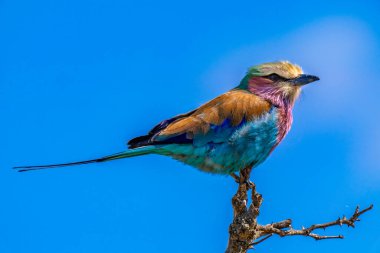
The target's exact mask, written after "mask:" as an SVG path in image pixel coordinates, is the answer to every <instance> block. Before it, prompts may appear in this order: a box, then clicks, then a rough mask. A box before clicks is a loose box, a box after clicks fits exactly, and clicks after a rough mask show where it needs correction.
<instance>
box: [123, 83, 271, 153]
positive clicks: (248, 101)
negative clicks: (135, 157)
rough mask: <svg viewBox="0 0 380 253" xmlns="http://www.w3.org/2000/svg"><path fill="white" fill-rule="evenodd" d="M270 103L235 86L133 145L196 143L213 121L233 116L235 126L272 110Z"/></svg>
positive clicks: (138, 139) (132, 146)
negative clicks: (196, 137) (198, 136)
mask: <svg viewBox="0 0 380 253" xmlns="http://www.w3.org/2000/svg"><path fill="white" fill-rule="evenodd" d="M270 107H271V105H270V103H269V102H268V101H266V100H264V99H262V98H260V97H258V96H256V95H254V94H252V93H250V92H248V91H243V90H231V91H229V92H227V93H225V94H223V95H221V96H219V97H217V98H215V99H213V100H211V101H210V102H208V103H206V104H204V105H202V106H201V107H199V108H198V109H196V110H194V111H192V112H190V113H187V114H183V115H179V116H177V117H174V118H172V119H170V120H166V121H163V122H161V123H160V124H159V125H157V126H156V127H155V128H153V129H152V131H151V132H150V133H149V134H148V135H146V136H141V137H137V138H135V139H133V140H131V141H130V142H129V143H128V144H129V145H130V147H131V148H134V147H139V146H145V145H152V144H153V145H155V144H167V143H192V140H193V137H194V136H195V135H198V134H206V133H207V132H208V131H209V129H210V127H211V126H212V125H214V126H218V125H221V124H222V123H223V122H224V121H225V120H227V119H229V120H230V122H231V126H232V127H234V126H238V125H239V124H240V123H241V122H242V121H243V120H246V121H252V120H254V119H256V118H258V117H260V116H262V115H263V114H265V113H266V112H268V111H269V110H270Z"/></svg>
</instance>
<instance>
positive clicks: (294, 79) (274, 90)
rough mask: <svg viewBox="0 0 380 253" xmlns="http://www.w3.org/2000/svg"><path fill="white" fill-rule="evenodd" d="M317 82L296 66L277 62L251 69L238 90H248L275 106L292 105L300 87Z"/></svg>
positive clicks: (285, 62)
mask: <svg viewBox="0 0 380 253" xmlns="http://www.w3.org/2000/svg"><path fill="white" fill-rule="evenodd" d="M318 80H319V78H318V77H317V76H313V75H306V74H304V73H303V71H302V69H301V67H300V66H298V65H295V64H292V63H290V62H288V61H279V62H270V63H264V64H260V65H257V66H254V67H251V68H250V69H249V70H248V73H247V75H246V76H245V77H244V78H243V80H242V81H241V83H240V85H239V87H238V88H242V89H246V90H249V91H250V92H252V93H254V94H256V95H258V96H261V97H263V98H264V99H267V100H269V101H271V102H272V103H274V104H276V105H284V104H289V105H293V104H294V101H295V100H296V99H297V97H298V96H299V94H300V92H301V87H302V86H303V85H305V84H308V83H311V82H314V81H318Z"/></svg>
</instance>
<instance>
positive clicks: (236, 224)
mask: <svg viewBox="0 0 380 253" xmlns="http://www.w3.org/2000/svg"><path fill="white" fill-rule="evenodd" d="M251 169H252V168H246V169H244V170H242V171H241V172H240V176H237V175H236V174H231V176H232V177H233V178H234V179H235V181H236V182H237V183H239V187H238V190H237V192H236V194H235V195H234V197H233V198H232V207H233V210H234V217H233V221H232V223H231V225H230V227H229V233H230V237H229V240H228V246H227V250H226V253H245V252H247V251H248V250H249V249H253V247H254V246H256V245H258V244H260V243H262V242H263V241H265V240H267V239H269V238H270V237H272V235H274V234H276V235H279V236H281V237H285V236H296V235H299V236H307V237H311V238H314V239H315V240H324V239H343V238H344V237H343V235H330V236H328V235H319V234H316V233H313V232H314V230H317V229H326V228H328V227H332V226H338V225H339V226H342V225H347V226H348V227H353V228H354V227H355V222H357V221H360V220H359V217H360V216H361V215H362V214H364V213H366V212H367V211H369V210H371V209H372V208H373V205H371V206H369V207H367V208H365V209H363V210H361V211H360V209H359V206H358V207H357V208H356V210H355V212H354V213H353V214H352V216H351V217H350V218H349V219H347V218H346V217H345V216H343V217H342V218H338V219H337V220H335V221H331V222H327V223H322V224H314V225H311V226H310V227H308V228H302V229H293V228H292V220H291V219H287V220H283V221H280V222H275V223H272V224H267V225H260V224H258V223H257V217H258V216H259V213H260V207H261V204H262V202H263V198H262V196H261V194H259V193H258V192H257V191H256V185H255V184H254V183H252V182H251V181H249V177H250V173H251ZM249 190H251V204H250V205H249V206H248V207H247V205H248V191H249Z"/></svg>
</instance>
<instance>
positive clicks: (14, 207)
mask: <svg viewBox="0 0 380 253" xmlns="http://www.w3.org/2000/svg"><path fill="white" fill-rule="evenodd" d="M379 17H380V3H379V2H378V1H365V2H363V1H334V2H330V1H307V2H305V1H289V2H286V1H281V2H270V1H267V2H265V1H261V2H253V1H233V2H231V1H208V2H204V1H191V2H180V1H116V0H115V1H99V0H97V1H73V0H69V1H17V0H13V1H9V0H2V1H0V23H1V24H2V25H1V26H0V31H1V34H2V40H1V42H0V44H1V47H0V54H1V57H0V96H1V99H0V112H1V115H2V124H1V125H0V139H1V142H2V146H3V149H2V156H1V157H2V159H1V161H0V165H1V166H0V167H1V170H0V199H1V208H0V238H1V240H0V241H1V243H0V252H4V253H16V252H17V253H18V252H39V253H45V252H46V253H50V252H55V253H64V252H65V253H75V252H113V253H118V252H224V249H225V247H226V243H227V238H228V225H229V223H230V222H231V218H232V210H231V205H230V200H231V197H232V195H233V194H234V192H235V190H236V184H235V183H234V182H233V180H231V178H229V177H224V176H213V175H209V174H205V173H201V172H199V171H197V170H195V169H193V168H191V167H189V166H185V165H182V164H180V163H178V162H175V161H172V160H171V159H169V158H165V157H159V156H146V157H138V158H134V159H128V160H120V161H114V162H110V163H106V164H94V165H87V166H80V167H72V168H64V169H60V170H58V169H57V170H50V171H38V172H34V173H24V174H19V173H15V172H14V171H12V170H11V169H10V168H11V167H12V166H15V165H24V164H41V163H42V164H43V163H55V162H68V161H76V160H82V159H89V158H94V157H97V156H102V155H106V154H110V153H114V152H117V151H121V150H123V149H125V143H126V141H127V140H128V139H130V138H132V137H134V136H136V135H140V134H144V133H145V132H146V131H148V130H149V129H150V127H152V126H153V125H154V124H156V123H158V122H159V121H160V120H162V119H165V118H168V117H171V116H173V115H175V114H179V113H183V112H186V111H189V110H191V109H193V108H195V107H197V106H199V105H200V104H202V103H204V102H206V101H207V100H209V99H212V98H213V97H215V96H217V95H218V94H221V93H223V92H225V91H227V90H228V89H230V88H232V87H234V86H235V85H236V84H237V83H238V82H239V80H240V78H242V76H243V75H244V73H245V71H246V69H247V68H248V67H249V66H251V65H255V64H258V63H260V62H265V61H273V60H281V59H288V60H291V61H293V62H296V63H298V64H300V65H301V66H303V68H304V70H305V72H308V73H311V74H315V75H318V76H319V77H320V78H321V81H320V82H318V83H315V84H313V85H310V86H309V87H306V89H305V90H304V93H303V94H302V96H301V98H300V100H299V101H298V102H297V104H296V107H295V111H294V117H295V119H294V124H293V128H292V130H291V132H290V134H289V135H288V136H287V137H286V139H285V140H284V142H283V143H282V144H281V145H280V146H279V147H278V148H277V150H276V151H275V152H274V153H273V154H272V156H271V157H270V158H269V159H268V160H267V161H266V162H265V163H264V164H262V165H261V166H260V167H258V168H257V169H256V170H255V171H254V172H253V175H252V178H253V180H254V181H255V182H256V184H257V187H258V190H259V191H260V192H261V193H262V194H263V195H264V199H265V200H264V204H263V206H262V210H261V215H260V218H259V220H260V222H261V223H269V222H272V221H277V220H281V219H285V218H292V219H293V220H294V226H295V227H301V226H302V225H305V226H307V225H310V224H312V223H318V222H324V221H329V220H332V219H336V218H337V217H338V216H339V215H342V214H347V215H349V214H351V213H352V212H353V210H354V208H355V206H356V205H357V204H360V205H361V206H363V207H364V206H366V205H369V204H371V203H374V204H375V209H374V210H373V211H372V212H370V213H368V214H366V215H365V216H363V219H362V222H360V223H359V224H358V225H357V228H356V229H354V230H352V229H347V228H342V229H341V228H334V229H330V230H327V231H326V232H325V234H344V235H345V236H346V239H345V240H343V241H342V240H331V241H320V242H315V241H313V240H312V239H309V238H272V239H270V240H268V241H266V242H265V243H263V244H261V245H259V246H258V247H257V250H256V252H258V253H260V252H280V251H281V252H284V253H286V252H292V253H294V252H306V251H307V252H310V253H312V252H357V251H359V252H367V253H375V252H376V253H377V252H379V250H380V235H379V233H378V228H379V226H380V221H379V219H378V217H379V215H380V211H379V206H380V132H379V127H380V111H379V106H378V97H379V95H380V86H379V83H378V79H379V78H378V72H379V71H378V66H379V63H378V59H379V56H380V47H379V45H380V18H379ZM322 233H323V231H322Z"/></svg>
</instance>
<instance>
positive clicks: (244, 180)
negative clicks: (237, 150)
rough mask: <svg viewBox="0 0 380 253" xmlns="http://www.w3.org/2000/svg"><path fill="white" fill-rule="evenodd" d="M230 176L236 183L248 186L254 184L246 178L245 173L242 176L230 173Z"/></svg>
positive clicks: (250, 186)
mask: <svg viewBox="0 0 380 253" xmlns="http://www.w3.org/2000/svg"><path fill="white" fill-rule="evenodd" d="M230 176H231V177H232V178H233V179H234V180H235V182H236V183H238V184H247V185H248V187H249V188H252V187H253V186H254V184H253V183H252V182H251V180H249V178H247V177H246V176H245V175H244V176H238V175H236V174H235V173H231V174H230Z"/></svg>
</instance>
